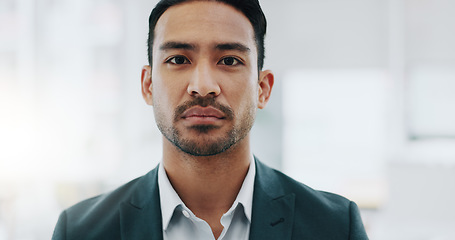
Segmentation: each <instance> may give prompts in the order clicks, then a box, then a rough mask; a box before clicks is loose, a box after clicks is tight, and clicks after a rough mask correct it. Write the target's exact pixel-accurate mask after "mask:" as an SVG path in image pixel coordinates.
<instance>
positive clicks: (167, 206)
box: [158, 158, 256, 240]
mask: <svg viewBox="0 0 455 240" xmlns="http://www.w3.org/2000/svg"><path fill="white" fill-rule="evenodd" d="M252 159H254V158H252ZM255 175H256V167H255V164H254V160H251V161H250V167H249V169H248V173H247V175H246V177H245V179H244V181H243V184H242V187H241V188H240V191H239V193H238V195H237V198H236V199H235V201H234V203H233V204H232V206H231V208H230V209H229V210H228V211H227V212H226V213H225V214H223V216H222V217H221V220H220V223H221V225H222V226H223V231H222V232H221V235H220V236H219V238H218V240H247V239H248V236H249V233H250V224H251V210H252V205H253V189H254V177H255ZM158 187H159V191H160V203H161V216H162V222H163V238H164V240H185V239H189V240H193V239H198V240H215V237H214V235H213V233H212V229H211V228H210V226H209V224H208V223H207V222H206V221H204V220H202V219H200V218H198V217H197V216H196V215H194V213H193V212H192V211H191V210H190V209H189V208H188V207H186V206H185V204H184V203H183V202H182V200H181V199H180V197H179V196H178V195H177V193H176V192H175V190H174V188H173V187H172V185H171V183H170V182H169V178H168V177H167V175H166V171H165V170H164V167H163V164H162V163H161V164H160V166H159V169H158Z"/></svg>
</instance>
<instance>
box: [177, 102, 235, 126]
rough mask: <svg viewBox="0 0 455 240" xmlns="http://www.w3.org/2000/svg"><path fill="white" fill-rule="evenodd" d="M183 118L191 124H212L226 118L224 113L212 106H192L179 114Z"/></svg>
mask: <svg viewBox="0 0 455 240" xmlns="http://www.w3.org/2000/svg"><path fill="white" fill-rule="evenodd" d="M181 118H182V119H183V120H186V121H188V122H189V123H191V124H195V125H209V124H214V123H216V122H218V121H220V120H224V119H226V115H225V114H224V113H223V112H222V111H220V110H218V109H216V108H214V107H212V106H208V107H201V106H194V107H192V108H190V109H188V110H186V111H185V112H183V114H182V115H181Z"/></svg>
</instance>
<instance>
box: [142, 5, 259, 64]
mask: <svg viewBox="0 0 455 240" xmlns="http://www.w3.org/2000/svg"><path fill="white" fill-rule="evenodd" d="M189 1H195V0H161V1H160V2H159V3H158V4H157V5H156V6H155V8H154V9H153V11H152V13H151V14H150V18H149V34H148V40H147V46H148V61H149V64H150V65H152V61H153V53H152V51H153V43H154V39H155V26H156V23H157V22H158V19H159V18H160V17H161V15H162V14H163V13H164V12H165V11H166V10H167V9H168V8H170V7H172V6H175V5H177V4H181V3H183V2H189ZM202 1H204V0H202ZM205 1H210V0H205ZM212 1H217V2H222V3H225V4H228V5H231V6H233V7H234V8H236V9H237V10H239V11H240V12H242V13H243V14H244V15H245V16H246V17H247V18H248V20H249V21H250V23H251V25H252V26H253V29H254V38H255V41H256V47H257V52H258V70H262V68H263V66H264V58H265V53H264V52H265V47H264V38H265V33H266V29H267V21H266V19H265V16H264V12H262V9H261V6H260V5H259V1H258V0H212Z"/></svg>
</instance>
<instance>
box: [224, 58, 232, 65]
mask: <svg viewBox="0 0 455 240" xmlns="http://www.w3.org/2000/svg"><path fill="white" fill-rule="evenodd" d="M224 64H226V65H233V64H234V58H232V57H228V58H225V59H224Z"/></svg>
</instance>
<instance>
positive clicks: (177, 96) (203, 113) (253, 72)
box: [142, 1, 273, 156]
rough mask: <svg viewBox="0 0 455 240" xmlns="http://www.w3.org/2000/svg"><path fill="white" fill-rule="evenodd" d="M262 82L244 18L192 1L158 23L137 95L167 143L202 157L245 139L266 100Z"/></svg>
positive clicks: (235, 12) (250, 30)
mask: <svg viewBox="0 0 455 240" xmlns="http://www.w3.org/2000/svg"><path fill="white" fill-rule="evenodd" d="M263 73H264V72H261V76H262V75H263ZM270 75H271V74H270ZM261 76H258V71H257V49H256V44H255V40H254V30H253V27H252V25H251V23H250V22H249V20H248V18H246V17H245V16H244V15H243V14H242V13H241V12H240V11H238V10H236V9H235V8H233V7H231V6H229V5H226V4H222V3H217V2H208V1H193V2H186V3H182V4H179V5H176V6H173V7H170V8H169V9H168V10H166V11H165V12H164V13H163V15H162V16H161V17H160V19H159V20H158V22H157V24H156V27H155V39H154V43H153V65H152V67H151V68H150V67H148V66H146V67H144V69H143V76H142V88H143V89H142V91H143V96H144V98H145V100H146V102H147V103H148V104H150V105H153V107H154V113H155V119H156V122H157V125H158V128H159V129H160V131H161V132H162V134H163V135H164V136H165V137H166V138H167V139H168V140H169V141H170V142H171V143H173V144H174V145H175V146H177V147H178V148H179V149H181V150H182V151H183V152H186V153H188V154H191V155H195V156H209V155H215V154H218V153H221V152H224V151H226V150H227V149H229V148H230V147H231V146H233V145H235V144H236V143H238V142H239V141H241V140H242V139H244V138H245V137H246V136H247V135H248V133H249V131H250V129H251V127H252V125H253V122H254V118H255V114H256V108H257V107H260V108H262V107H264V106H265V102H266V101H267V99H268V96H267V97H266V98H264V97H263V91H264V86H263V84H264V83H261V82H263V81H259V80H260V79H261ZM269 78H270V79H271V84H273V77H269ZM270 79H269V80H270ZM268 84H269V85H270V88H271V84H270V82H268ZM266 87H267V86H266ZM268 92H270V90H269V91H268Z"/></svg>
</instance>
